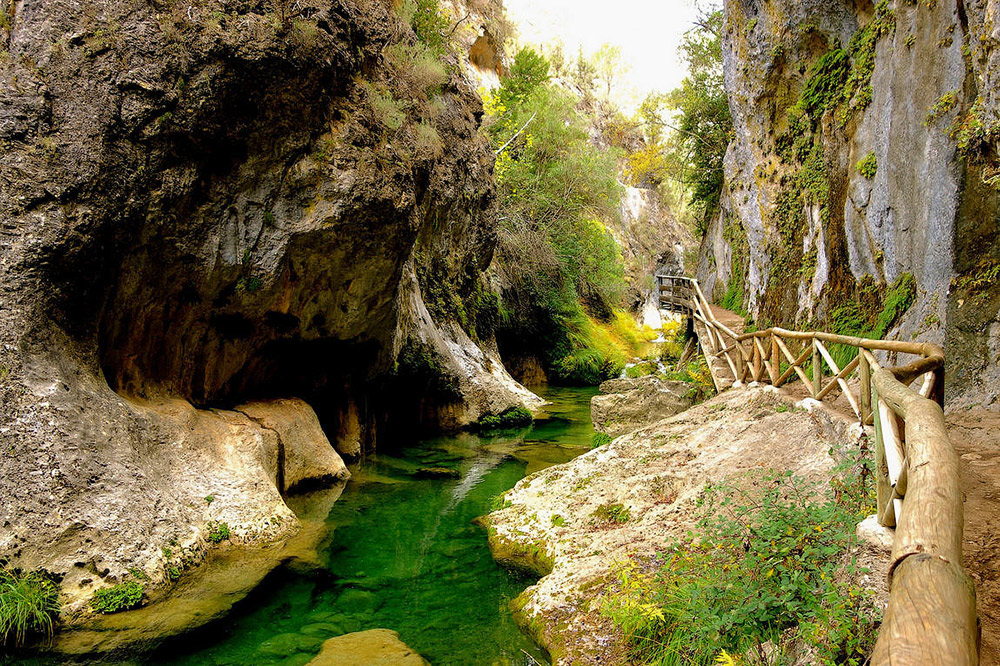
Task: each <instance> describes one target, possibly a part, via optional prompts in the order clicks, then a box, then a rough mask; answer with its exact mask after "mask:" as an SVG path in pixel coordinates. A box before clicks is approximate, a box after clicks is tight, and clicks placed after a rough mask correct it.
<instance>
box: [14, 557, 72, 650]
mask: <svg viewBox="0 0 1000 666" xmlns="http://www.w3.org/2000/svg"><path fill="white" fill-rule="evenodd" d="M58 617H59V588H58V586H57V585H56V584H55V583H54V582H53V581H52V580H51V579H50V578H49V577H48V576H47V575H45V574H44V573H42V572H39V571H32V572H28V573H22V572H20V571H11V570H9V569H0V645H6V646H12V647H18V646H21V645H24V642H25V640H26V639H27V638H29V637H31V636H43V637H45V638H46V639H48V638H51V637H52V634H53V633H54V632H55V624H56V621H57V620H58Z"/></svg>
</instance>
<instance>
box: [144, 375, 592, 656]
mask: <svg viewBox="0 0 1000 666" xmlns="http://www.w3.org/2000/svg"><path fill="white" fill-rule="evenodd" d="M595 393H596V391H595V390H593V389H564V388H549V389H545V390H544V395H545V397H546V398H547V399H548V400H550V401H552V403H553V404H552V405H551V406H549V407H548V409H547V413H548V418H546V419H543V420H539V421H538V422H536V424H535V426H533V427H532V428H531V429H528V430H525V431H521V432H506V433H503V434H501V435H498V436H495V437H478V436H475V435H470V434H462V435H458V436H453V437H439V438H435V439H428V440H423V441H414V442H408V443H407V442H401V443H399V444H398V446H396V447H395V448H392V447H391V446H390V445H387V444H386V443H385V442H380V447H381V448H380V452H379V453H378V454H377V455H374V456H371V457H370V458H369V459H367V460H365V461H363V462H362V463H359V464H357V465H355V466H353V468H352V472H353V474H354V478H353V479H352V480H351V482H349V483H348V485H347V488H346V489H345V491H344V494H343V495H342V497H341V498H340V499H339V500H338V501H337V503H336V504H335V505H334V506H333V509H332V510H331V512H330V514H329V516H328V518H327V520H326V525H327V526H328V528H329V535H328V536H327V538H326V541H325V542H324V543H325V544H326V545H325V546H324V547H323V548H321V553H320V561H319V563H311V564H308V565H307V564H305V563H302V562H291V563H288V564H286V565H283V566H281V567H279V568H278V569H277V570H276V571H274V572H273V573H272V574H270V575H269V576H268V577H267V578H266V579H265V580H264V582H263V583H262V584H261V585H260V586H259V587H258V588H257V589H256V590H255V591H254V592H253V593H252V594H251V595H250V596H249V597H247V598H246V599H244V600H243V601H241V602H240V603H239V604H237V606H236V607H235V609H234V611H233V613H231V614H230V615H229V616H228V617H226V618H225V619H223V620H221V621H218V622H216V623H213V624H211V625H208V626H207V627H204V628H203V629H201V630H199V631H197V632H195V633H193V634H189V635H186V636H183V637H180V638H178V639H173V640H171V641H168V642H167V643H165V644H164V645H162V646H161V647H160V648H159V649H158V650H156V651H155V652H153V653H151V654H149V655H146V656H145V657H144V658H141V659H140V660H139V661H141V662H144V663H155V664H176V665H178V666H180V665H191V666H195V665H197V666H201V665H223V664H274V665H279V664H280V665H282V666H298V665H300V664H304V663H306V662H308V661H309V660H310V659H311V658H312V657H313V656H315V655H316V654H317V652H318V651H319V649H320V645H321V644H322V643H323V641H324V640H326V639H328V638H331V637H333V636H337V635H340V634H343V633H348V632H353V631H362V630H366V629H374V628H387V629H393V630H395V631H397V632H399V635H400V638H401V639H402V640H403V641H404V642H405V643H407V644H408V645H409V646H410V647H411V648H413V649H414V650H415V651H417V652H419V653H420V654H422V655H423V656H424V657H426V658H427V659H428V660H429V661H430V662H431V663H432V664H435V665H444V664H487V665H492V664H517V665H526V664H532V663H534V662H533V661H532V659H534V660H537V661H538V662H541V663H547V662H546V660H545V656H544V654H543V653H542V651H541V650H539V649H538V648H537V646H535V645H534V644H533V643H532V642H531V641H530V640H529V639H527V638H526V637H525V636H524V635H523V634H521V632H520V631H519V629H518V628H517V626H516V625H515V624H514V622H513V620H512V619H511V615H510V610H509V603H510V601H511V600H512V599H513V598H514V597H516V596H517V595H518V594H519V593H520V592H521V591H523V590H524V589H525V587H527V586H528V585H530V584H531V582H532V581H531V580H530V579H526V578H523V577H520V576H518V575H515V574H512V573H510V572H507V571H505V570H504V569H502V568H500V567H499V566H497V565H496V564H495V563H494V562H493V559H492V558H491V557H490V553H489V549H488V548H487V545H486V535H485V533H484V531H483V530H482V529H481V528H479V527H476V526H474V525H473V524H472V519H473V518H475V517H477V516H480V515H483V514H485V513H488V512H489V511H490V506H491V503H492V501H493V498H494V497H496V496H497V495H499V494H501V493H503V492H504V491H506V490H508V489H509V488H511V487H513V486H514V484H515V483H517V481H519V480H520V479H521V478H523V477H524V476H525V475H526V474H530V473H532V472H534V471H537V470H539V469H542V468H544V467H548V466H549V465H553V464H557V463H562V462H566V461H568V460H571V459H572V458H574V457H576V456H577V455H579V454H581V453H583V452H584V451H587V450H589V448H590V445H591V438H592V436H593V432H594V431H593V427H592V425H591V421H590V398H591V396H593V395H594V394H595ZM421 467H449V468H451V469H454V470H456V471H457V472H458V475H459V476H458V478H453V479H437V478H435V479H424V478H417V475H416V471H417V470H418V469H419V468H421ZM529 655H530V657H529Z"/></svg>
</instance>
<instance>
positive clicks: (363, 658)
mask: <svg viewBox="0 0 1000 666" xmlns="http://www.w3.org/2000/svg"><path fill="white" fill-rule="evenodd" d="M428 663H429V662H428V661H427V660H426V659H424V658H423V657H421V656H420V655H419V654H417V653H416V652H414V651H413V650H412V649H410V648H409V647H408V646H407V645H406V644H405V643H403V641H401V640H400V639H399V634H397V633H396V632H395V631H391V630H389V629H369V630H368V631H359V632H355V633H352V634H345V635H343V636H337V637H336V638H331V639H329V640H328V641H326V642H325V643H323V648H322V650H320V653H319V654H318V655H316V657H315V658H314V659H313V660H312V661H310V662H309V663H308V665H307V666H360V665H361V664H364V665H365V666H428Z"/></svg>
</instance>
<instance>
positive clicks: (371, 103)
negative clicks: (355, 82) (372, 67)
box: [364, 83, 406, 131]
mask: <svg viewBox="0 0 1000 666" xmlns="http://www.w3.org/2000/svg"><path fill="white" fill-rule="evenodd" d="M364 87H365V90H366V92H367V99H368V108H369V109H371V112H372V115H373V116H374V117H375V120H376V121H377V122H378V123H379V124H381V125H383V126H385V127H386V128H387V129H389V130H392V131H396V130H398V129H399V128H401V127H402V126H403V123H404V122H406V113H405V111H404V109H405V104H404V103H403V102H399V101H397V100H396V99H395V98H393V96H392V94H391V93H389V92H386V91H382V90H379V89H378V88H377V87H375V86H374V85H372V84H370V83H365V84H364Z"/></svg>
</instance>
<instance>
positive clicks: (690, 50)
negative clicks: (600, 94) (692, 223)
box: [640, 9, 733, 231]
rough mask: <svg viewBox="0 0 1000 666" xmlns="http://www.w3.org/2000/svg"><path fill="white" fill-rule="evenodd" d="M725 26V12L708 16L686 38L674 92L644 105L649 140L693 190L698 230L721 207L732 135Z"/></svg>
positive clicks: (648, 100) (647, 101) (702, 229)
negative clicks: (684, 71)
mask: <svg viewBox="0 0 1000 666" xmlns="http://www.w3.org/2000/svg"><path fill="white" fill-rule="evenodd" d="M722 30H723V13H722V10H718V9H716V10H713V11H709V12H707V13H705V14H703V15H702V17H701V18H700V19H699V20H698V21H697V23H696V25H695V27H694V28H693V29H691V30H690V31H688V32H687V33H686V34H685V35H684V39H683V40H682V42H681V54H682V55H683V58H684V60H685V61H686V62H687V66H688V75H687V77H686V78H685V79H684V81H683V82H682V83H681V85H680V86H679V87H678V88H676V89H674V90H673V91H671V92H670V93H668V94H666V95H663V94H653V95H650V96H649V97H647V98H646V100H645V101H644V102H643V105H642V108H641V109H640V116H641V117H642V118H643V120H644V124H645V126H646V131H647V139H648V140H650V141H651V142H653V143H656V142H659V141H661V140H662V141H665V142H666V144H667V150H668V154H669V159H670V161H671V162H672V168H673V170H675V171H676V172H677V173H678V174H679V178H680V180H681V182H682V183H683V184H684V186H685V187H686V188H687V190H688V192H689V195H690V201H691V206H692V208H693V209H694V212H695V216H696V222H697V225H698V227H699V231H704V230H705V229H706V228H707V226H708V221H709V220H710V219H711V217H712V216H713V215H714V214H715V213H716V212H717V210H718V207H719V197H720V195H721V193H722V186H723V181H724V176H725V174H724V166H723V161H724V159H725V155H726V148H727V147H728V146H729V143H730V141H732V139H733V119H732V115H731V114H730V111H729V100H728V99H727V97H726V89H725V81H724V77H723V72H722ZM671 114H672V115H671ZM664 130H670V132H669V133H665V132H664Z"/></svg>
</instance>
